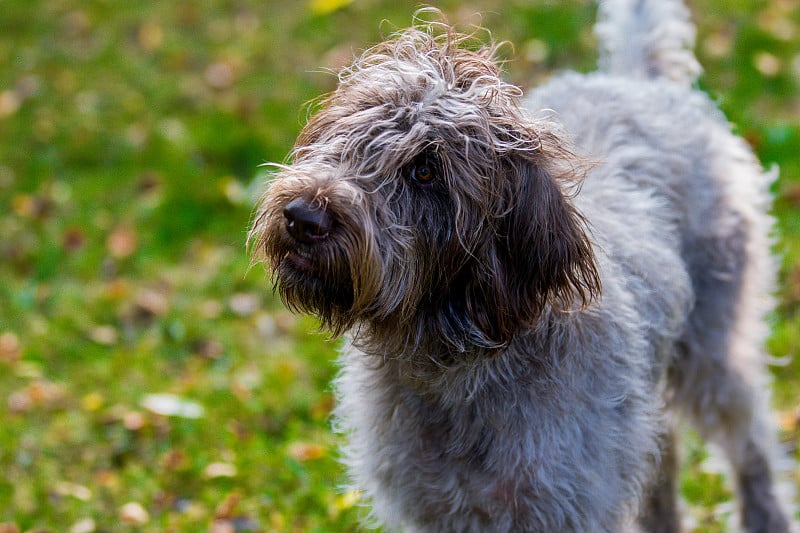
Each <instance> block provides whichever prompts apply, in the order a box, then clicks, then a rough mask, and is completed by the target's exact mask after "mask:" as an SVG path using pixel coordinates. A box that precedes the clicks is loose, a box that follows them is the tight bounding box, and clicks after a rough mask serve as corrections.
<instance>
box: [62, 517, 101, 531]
mask: <svg viewBox="0 0 800 533" xmlns="http://www.w3.org/2000/svg"><path fill="white" fill-rule="evenodd" d="M96 530H97V524H96V523H95V521H94V519H92V518H82V519H80V520H78V521H77V522H75V523H74V524H72V527H71V528H69V533H94V532H95V531H96Z"/></svg>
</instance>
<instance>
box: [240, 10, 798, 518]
mask: <svg viewBox="0 0 800 533" xmlns="http://www.w3.org/2000/svg"><path fill="white" fill-rule="evenodd" d="M431 19H433V20H431ZM596 33H597V35H598V37H599V41H600V44H601V56H600V69H599V70H598V71H597V72H594V73H590V74H576V73H564V74H561V75H558V76H556V77H554V78H552V79H551V80H550V81H548V82H547V83H545V84H544V85H542V86H539V87H537V88H534V89H532V90H531V91H530V92H528V94H527V95H523V93H522V91H521V90H520V89H519V88H518V87H516V86H514V85H512V84H509V83H507V82H505V81H504V80H503V78H502V76H501V67H500V63H499V62H498V61H497V59H496V56H497V49H498V46H500V45H499V44H497V43H495V42H493V41H492V39H491V38H489V39H482V38H481V37H480V35H481V34H480V33H479V32H477V31H476V32H473V33H471V34H462V33H459V32H457V31H456V30H455V29H453V28H452V27H450V26H449V25H448V24H447V23H446V22H444V16H443V15H441V13H438V12H437V11H435V10H427V11H425V10H423V11H421V12H419V13H418V14H417V16H416V17H415V23H414V24H413V26H412V27H411V28H410V29H407V30H404V31H400V32H397V33H396V34H394V35H392V36H391V37H390V38H388V39H387V40H386V41H384V42H381V43H380V44H377V45H375V46H374V47H372V48H370V49H368V50H367V51H366V52H364V53H363V55H361V56H360V57H359V58H357V59H356V60H355V62H354V63H353V64H352V66H350V67H347V68H344V69H343V70H342V71H341V72H340V74H339V85H338V88H337V89H335V90H334V91H333V92H332V93H331V94H329V95H328V96H327V97H325V98H324V99H323V100H321V101H320V103H319V107H318V109H317V111H316V113H315V114H313V116H311V118H310V119H309V121H308V123H307V124H306V126H305V127H304V129H303V130H302V132H301V133H300V135H299V137H298V139H297V143H296V145H295V147H294V149H293V151H292V154H291V157H290V159H289V162H288V163H287V164H281V165H277V169H276V172H275V175H274V176H273V179H272V182H271V184H270V185H269V187H268V189H267V191H266V193H265V195H264V197H263V199H262V200H261V202H260V204H259V206H258V207H257V211H256V215H255V216H254V221H253V224H252V228H251V230H250V236H249V242H250V246H251V248H252V250H253V253H254V257H255V258H256V260H261V261H264V262H265V263H266V264H267V266H268V269H269V271H270V272H271V276H272V279H273V282H274V284H275V286H276V290H277V291H278V292H279V294H280V296H281V298H282V300H283V301H284V302H285V304H286V305H287V306H288V307H289V308H290V309H291V310H293V311H296V312H308V313H312V314H314V315H316V316H317V317H318V318H319V319H320V321H321V324H322V327H323V328H325V329H328V330H330V331H331V332H332V334H333V335H337V336H338V335H344V337H345V340H344V347H343V349H342V353H341V358H340V363H341V371H340V374H339V375H338V377H337V378H336V381H335V384H334V387H335V390H336V393H337V398H338V404H337V406H336V408H335V412H334V427H335V429H336V430H337V431H339V432H341V433H343V434H344V435H346V436H347V439H348V442H349V444H347V445H346V448H345V450H344V452H343V453H344V462H345V464H346V465H347V467H348V469H349V472H350V475H351V477H352V481H353V483H354V486H355V487H356V488H357V489H358V490H360V491H362V492H363V495H364V498H365V499H366V500H368V501H369V502H370V503H371V516H372V518H373V519H374V522H375V523H378V524H382V525H384V526H385V527H386V528H388V529H389V530H403V531H425V532H445V531H455V532H470V531H497V532H524V531H531V532H548V533H553V532H609V533H611V532H614V533H618V532H620V531H650V532H654V531H659V532H668V531H679V530H680V528H681V516H680V505H679V501H678V496H677V490H676V485H677V481H676V477H677V468H678V459H677V453H676V446H677V444H676V425H677V421H678V420H689V421H691V422H692V423H694V425H695V426H696V427H697V429H698V430H699V432H700V433H701V434H702V436H704V437H705V438H707V439H710V440H711V441H713V442H716V443H717V444H719V445H720V446H721V447H722V448H723V449H724V451H725V452H726V454H727V457H728V459H729V460H730V463H731V465H732V470H733V476H732V478H733V481H734V483H735V487H736V493H737V495H738V500H739V502H740V505H739V506H740V511H741V512H740V515H741V523H742V526H743V528H744V529H745V530H746V531H748V532H762V533H782V532H786V531H789V530H790V528H792V527H794V526H793V525H792V524H793V521H792V519H791V516H790V514H789V513H788V512H787V511H786V510H785V509H784V508H785V507H786V506H785V505H784V504H782V503H781V502H780V501H779V500H780V498H779V497H778V492H779V491H778V490H777V489H776V459H777V458H778V457H779V452H778V446H777V444H776V438H775V433H776V432H775V428H774V427H773V424H772V422H771V420H770V415H769V409H768V396H767V392H766V390H767V387H768V378H767V373H766V371H765V361H766V358H765V355H764V353H763V351H762V345H763V342H764V339H765V336H766V335H767V333H768V328H767V325H766V324H765V321H764V317H765V314H766V313H767V312H768V311H769V310H770V307H771V305H772V302H771V297H770V293H771V291H772V289H773V283H774V278H775V265H774V261H773V259H772V258H771V257H770V254H769V248H770V242H771V241H770V237H769V234H770V228H771V224H772V220H771V219H770V217H769V216H768V215H767V211H768V208H769V205H770V198H769V193H768V187H769V185H770V183H771V181H772V180H773V179H774V177H775V176H774V173H770V172H764V171H763V170H762V168H761V166H760V164H759V163H758V161H757V159H756V157H755V156H754V155H753V153H752V151H751V150H750V148H749V147H748V146H747V144H746V143H745V142H744V141H743V140H742V139H740V138H738V137H736V136H734V135H733V134H732V133H731V128H730V126H729V125H728V123H727V121H726V119H725V118H724V117H723V115H722V114H721V113H720V112H719V111H718V110H717V109H716V108H715V107H714V105H713V104H712V102H711V101H710V99H709V98H708V97H707V96H706V95H705V94H703V93H701V92H699V91H696V90H694V89H693V83H694V81H695V80H696V78H697V76H698V74H699V73H700V67H699V65H698V63H697V61H696V59H695V57H694V55H693V53H692V51H691V47H692V45H693V40H694V27H693V25H692V23H691V21H690V16H689V12H688V9H687V8H686V7H685V6H684V5H683V4H682V3H681V2H680V1H678V0H608V1H605V2H602V3H601V4H600V7H599V22H598V24H597V27H596Z"/></svg>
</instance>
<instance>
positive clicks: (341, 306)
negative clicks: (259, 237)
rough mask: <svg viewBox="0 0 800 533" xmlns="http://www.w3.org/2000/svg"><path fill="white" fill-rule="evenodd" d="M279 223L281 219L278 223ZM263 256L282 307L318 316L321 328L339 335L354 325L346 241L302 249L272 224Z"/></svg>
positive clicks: (351, 278) (303, 247) (349, 264)
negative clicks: (268, 266) (283, 305)
mask: <svg viewBox="0 0 800 533" xmlns="http://www.w3.org/2000/svg"><path fill="white" fill-rule="evenodd" d="M277 220H280V219H277ZM264 237H265V238H264V241H263V243H264V255H265V257H266V259H267V263H268V264H269V265H270V270H271V276H272V281H273V283H274V284H275V288H276V290H277V292H278V294H279V295H280V298H281V300H282V301H283V303H284V304H285V305H286V306H287V307H288V308H289V309H290V310H292V311H295V312H304V313H309V314H312V315H315V316H317V317H318V318H319V319H320V320H321V322H322V327H323V328H325V329H329V330H331V331H332V332H334V333H336V334H339V333H341V332H343V331H344V330H345V329H347V328H349V327H351V326H352V324H353V322H354V321H355V314H356V313H355V312H354V310H353V303H354V299H355V296H354V295H355V290H354V283H353V277H352V272H351V270H352V266H351V257H358V255H355V256H354V255H352V254H354V253H355V254H358V252H357V251H353V250H349V249H348V247H347V243H348V240H347V239H341V238H338V239H337V238H331V239H327V240H326V241H325V242H324V243H318V244H314V245H305V244H302V243H297V242H295V241H294V240H293V239H291V238H290V237H289V236H288V235H286V232H285V229H284V228H283V227H282V226H281V225H280V224H279V223H276V224H272V225H271V226H270V227H269V228H267V230H266V234H265V236H264Z"/></svg>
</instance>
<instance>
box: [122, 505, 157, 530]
mask: <svg viewBox="0 0 800 533" xmlns="http://www.w3.org/2000/svg"><path fill="white" fill-rule="evenodd" d="M119 518H120V520H122V521H123V522H124V523H126V524H128V525H131V526H141V525H144V524H146V523H148V522H149V521H150V513H148V512H147V509H145V508H144V507H143V506H142V504H140V503H138V502H128V503H126V504H125V505H123V506H122V507H120V508H119Z"/></svg>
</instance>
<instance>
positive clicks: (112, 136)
mask: <svg viewBox="0 0 800 533" xmlns="http://www.w3.org/2000/svg"><path fill="white" fill-rule="evenodd" d="M417 4H418V3H417V2H416V1H389V0H310V1H306V0H288V1H285V2H277V1H274V0H267V1H264V0H261V1H256V0H237V1H224V0H202V1H197V2H191V1H188V0H180V1H176V2H155V1H145V2H115V1H112V0H85V1H83V2H78V1H70V0H4V1H2V2H0V28H2V33H0V472H2V477H0V532H2V533H10V532H16V531H20V532H22V531H37V532H44V531H49V532H61V531H66V532H71V533H91V532H93V531H96V532H104V531H105V532H112V531H143V532H150V531H153V532H156V531H175V532H181V531H187V532H195V531H213V532H230V531H242V532H246V531H279V532H283V531H319V532H328V531H330V532H340V531H343V532H345V531H358V530H360V527H359V525H358V520H359V517H361V516H363V509H362V508H361V507H360V505H359V498H358V494H357V493H350V492H343V491H340V490H339V487H340V486H341V485H342V484H343V483H344V481H345V477H344V473H343V471H342V469H341V468H340V466H339V465H338V463H337V461H336V454H337V452H336V449H337V437H336V436H334V435H332V434H331V432H330V430H329V413H330V410H331V408H332V406H333V403H334V399H333V397H332V395H331V391H330V385H329V383H330V380H331V378H332V376H333V375H334V373H335V367H334V364H333V361H334V357H335V351H336V341H332V340H330V339H328V338H327V337H326V336H325V335H323V334H320V333H318V332H316V331H315V323H314V321H313V320H312V319H310V318H307V317H299V316H294V315H291V314H289V313H288V312H287V311H285V310H284V309H283V308H282V306H281V304H280V302H279V301H278V300H277V299H276V298H275V297H274V296H273V295H272V293H271V289H270V285H269V283H268V282H267V280H266V277H265V274H264V270H263V268H261V267H260V266H253V267H251V266H250V260H249V258H248V255H247V253H246V250H245V240H246V234H247V229H248V224H249V221H250V219H251V216H252V212H253V206H254V203H255V199H256V198H257V196H258V193H259V191H260V190H262V188H263V184H264V183H265V181H266V179H267V177H268V175H267V172H266V170H265V169H264V167H262V166H260V165H261V164H262V163H264V162H267V161H281V160H283V159H284V157H285V156H286V154H287V152H288V151H289V149H290V148H291V146H292V143H293V139H294V137H295V135H296V134H297V132H298V130H299V129H300V128H301V127H302V124H303V122H304V120H305V117H306V113H307V109H308V106H307V105H306V102H308V101H309V100H311V99H312V98H314V97H316V96H318V95H319V94H321V93H323V92H325V91H328V90H330V89H332V88H333V86H334V82H335V77H334V76H332V75H331V74H330V73H329V72H328V70H327V69H330V68H337V67H339V66H341V65H343V64H345V63H346V62H347V61H348V60H349V59H351V58H352V55H353V53H354V52H356V51H358V50H360V49H363V47H364V46H365V45H368V44H370V43H374V42H376V41H377V40H378V39H379V38H380V36H381V35H382V34H386V33H390V32H391V31H392V30H393V29H395V28H398V27H403V26H405V25H407V24H408V23H409V21H410V19H411V13H412V12H413V11H414V9H415V8H416V7H417ZM437 5H439V6H441V7H442V8H443V9H444V10H445V11H446V12H447V13H449V14H450V16H451V20H453V21H454V22H459V23H464V24H470V23H478V22H480V23H481V24H483V25H485V26H488V27H489V28H491V29H492V32H493V35H494V36H495V38H497V39H501V40H509V41H512V42H514V43H515V44H516V46H515V48H514V50H513V53H512V52H511V50H510V49H509V50H508V54H509V59H512V61H510V62H509V63H508V65H507V70H508V77H509V79H511V80H513V81H515V82H519V83H525V82H527V81H529V80H534V81H535V80H539V79H543V78H544V77H546V76H548V75H549V74H550V73H552V72H553V71H554V70H557V69H560V68H566V67H575V68H579V69H581V70H588V69H590V68H592V65H593V64H594V62H595V59H596V52H595V42H594V39H593V36H592V33H591V23H592V20H593V17H594V12H595V8H594V5H593V3H592V2H588V1H583V0H562V1H560V2H553V1H548V0H525V1H522V0H514V1H505V2H501V1H499V0H481V1H478V0H474V1H464V2H454V1H447V2H441V3H437ZM690 5H691V7H692V9H693V12H694V13H695V17H696V19H697V21H698V25H699V38H698V42H699V46H698V54H699V56H700V59H701V61H702V63H703V65H704V66H705V68H706V74H705V76H704V77H703V78H702V80H701V86H702V87H703V89H705V90H707V91H708V92H709V93H710V94H711V95H712V96H713V97H714V98H715V100H717V101H718V102H719V104H720V106H721V107H722V108H723V109H724V110H725V112H726V113H727V114H728V116H729V117H730V118H731V119H732V121H733V122H735V123H736V125H737V126H736V129H737V131H738V132H740V133H741V134H742V135H744V136H745V138H747V139H748V141H749V142H750V143H751V144H752V145H753V146H754V147H755V149H756V150H757V151H758V153H759V155H760V157H761V158H762V161H763V163H764V165H765V166H767V167H771V166H773V165H777V166H778V167H779V168H780V170H781V177H780V179H779V181H778V182H777V183H776V184H775V186H774V191H775V195H776V200H775V210H774V212H775V215H776V217H777V221H778V222H777V228H778V231H777V238H776V252H777V253H779V256H780V263H781V272H780V289H779V292H778V295H777V296H778V309H777V311H776V313H775V314H774V317H773V331H774V334H773V336H772V338H771V339H770V343H769V350H770V353H771V354H772V355H773V356H774V357H775V358H776V359H778V360H779V361H781V362H782V364H781V366H776V367H775V368H774V375H775V378H776V379H775V393H774V400H775V404H776V407H777V408H778V411H779V413H780V422H781V430H782V439H783V440H784V441H785V443H786V446H787V449H790V450H791V451H792V453H793V454H794V455H795V457H796V456H797V442H798V433H800V156H798V153H799V152H800V97H799V96H798V94H799V91H798V87H800V4H798V3H797V2H796V1H794V0H771V1H763V0H760V1H757V0H735V1H731V0H692V1H690ZM476 12H481V13H483V14H484V15H483V16H482V17H481V18H478V17H476V16H475V15H474V14H475V13H476ZM793 356H794V359H792V357H793ZM685 458H686V463H687V466H686V467H685V471H684V476H683V489H684V496H685V498H686V500H687V509H688V510H689V514H690V515H691V519H692V520H693V522H694V524H695V526H696V530H697V531H704V532H716V531H725V525H724V523H725V520H726V519H727V517H729V516H730V514H731V512H732V506H731V503H730V492H729V489H728V488H727V486H726V485H725V483H724V482H723V479H722V477H721V475H720V473H719V470H718V468H717V467H716V461H715V460H714V457H713V456H709V455H708V453H707V452H706V451H705V450H704V449H703V448H702V447H701V446H700V444H699V443H698V442H697V439H695V438H692V437H690V438H689V439H688V440H687V442H686V452H685ZM799 473H800V472H798V470H797V469H796V468H795V470H794V473H793V474H794V477H793V479H794V483H795V485H797V477H798V474H799Z"/></svg>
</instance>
